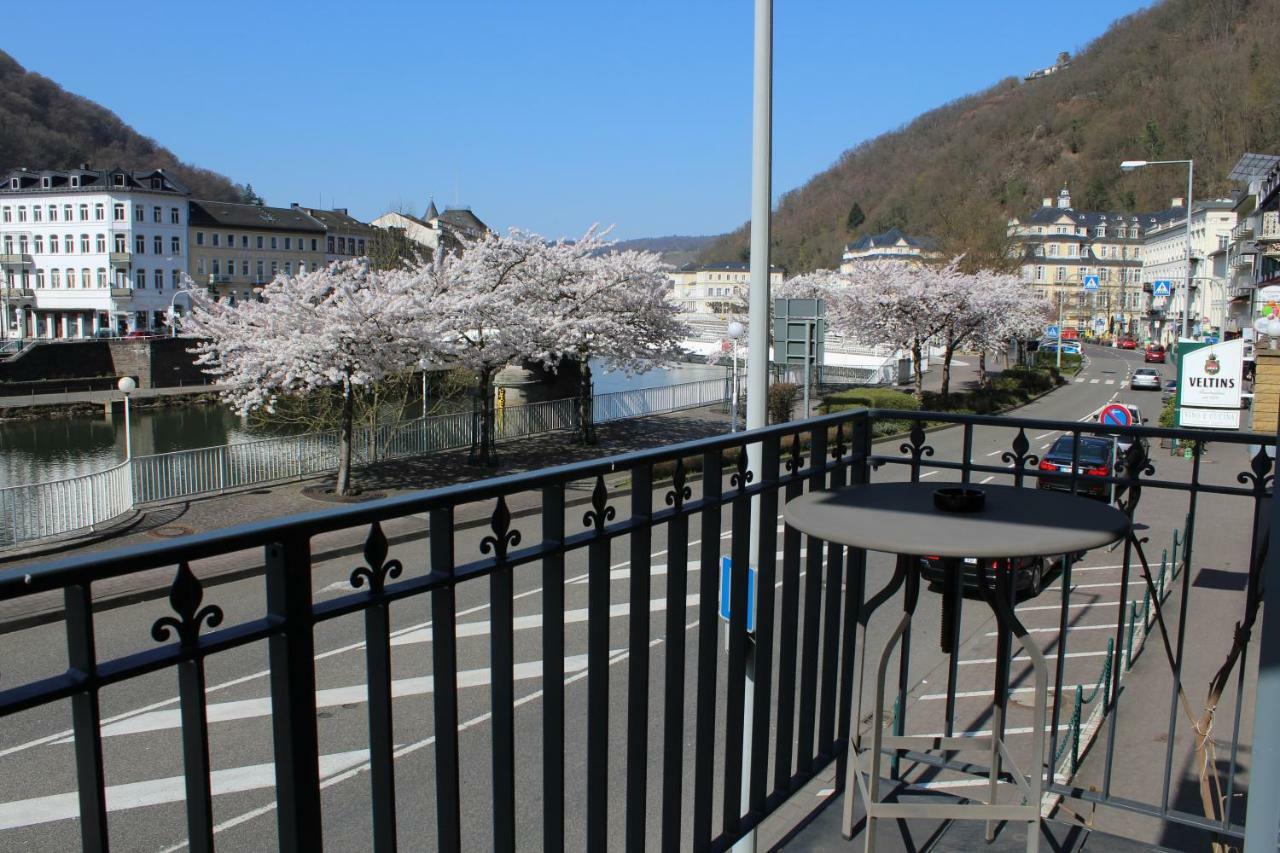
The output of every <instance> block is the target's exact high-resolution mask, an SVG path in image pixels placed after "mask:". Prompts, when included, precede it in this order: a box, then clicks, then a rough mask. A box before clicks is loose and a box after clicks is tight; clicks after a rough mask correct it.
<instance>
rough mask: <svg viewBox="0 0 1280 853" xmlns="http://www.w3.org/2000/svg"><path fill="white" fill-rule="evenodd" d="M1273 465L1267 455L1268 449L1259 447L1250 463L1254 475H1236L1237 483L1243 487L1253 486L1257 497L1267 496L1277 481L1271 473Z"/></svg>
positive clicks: (1247, 472) (1245, 472)
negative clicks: (1269, 488) (1271, 486)
mask: <svg viewBox="0 0 1280 853" xmlns="http://www.w3.org/2000/svg"><path fill="white" fill-rule="evenodd" d="M1272 464H1273V463H1272V462H1271V457H1270V456H1269V455H1268V454H1267V448H1266V447H1259V448H1258V452H1257V453H1255V454H1254V455H1253V459H1251V460H1250V461H1249V467H1250V469H1252V472H1253V473H1250V472H1249V471H1241V472H1240V473H1239V474H1237V475H1236V482H1237V483H1240V484H1241V485H1251V486H1252V487H1253V491H1254V494H1256V495H1262V494H1265V493H1266V491H1267V489H1268V487H1270V485H1271V483H1272V481H1274V480H1275V475H1274V474H1271V473H1269V472H1270V471H1271V468H1272Z"/></svg>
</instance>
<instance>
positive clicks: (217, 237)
mask: <svg viewBox="0 0 1280 853" xmlns="http://www.w3.org/2000/svg"><path fill="white" fill-rule="evenodd" d="M212 237H213V245H215V246H217V245H219V243H218V241H219V240H220V239H221V238H222V235H221V234H219V233H218V232H216V231H215V232H213V235H212Z"/></svg>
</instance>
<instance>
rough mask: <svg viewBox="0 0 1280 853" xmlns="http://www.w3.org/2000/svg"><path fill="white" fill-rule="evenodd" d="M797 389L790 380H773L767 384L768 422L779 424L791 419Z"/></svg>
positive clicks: (797, 393) (797, 392) (797, 394)
mask: <svg viewBox="0 0 1280 853" xmlns="http://www.w3.org/2000/svg"><path fill="white" fill-rule="evenodd" d="M797 396H799V389H798V388H796V386H795V384H794V383H792V382H775V383H774V384H773V385H770V386H769V422H770V423H775V424H780V423H785V422H787V421H789V420H791V413H792V412H793V411H794V410H795V407H796V397H797Z"/></svg>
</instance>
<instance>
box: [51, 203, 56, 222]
mask: <svg viewBox="0 0 1280 853" xmlns="http://www.w3.org/2000/svg"><path fill="white" fill-rule="evenodd" d="M49 221H50V222H57V221H58V206H57V205H56V204H51V205H49Z"/></svg>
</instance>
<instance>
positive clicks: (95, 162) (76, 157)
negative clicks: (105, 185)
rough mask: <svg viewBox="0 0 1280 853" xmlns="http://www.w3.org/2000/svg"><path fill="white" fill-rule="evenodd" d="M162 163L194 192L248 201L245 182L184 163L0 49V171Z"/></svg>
mask: <svg viewBox="0 0 1280 853" xmlns="http://www.w3.org/2000/svg"><path fill="white" fill-rule="evenodd" d="M81 163H88V164H89V165H90V166H92V167H93V168H96V169H110V168H114V167H116V166H119V167H121V168H124V169H150V168H160V169H164V170H165V171H166V172H172V173H173V175H174V176H175V177H177V179H178V180H179V181H181V182H182V183H183V184H185V185H186V186H187V187H188V188H190V190H191V193H192V195H193V196H195V197H196V198H207V199H213V200H215V201H245V200H246V195H245V192H246V191H245V187H243V186H241V185H239V184H235V183H232V182H231V181H230V180H228V179H227V178H225V177H223V176H222V175H219V174H218V173H217V172H211V171H209V170H208V169H201V168H199V167H197V166H192V165H190V164H188V163H184V162H182V161H181V160H179V159H178V157H177V156H176V155H175V154H174V153H173V152H172V151H170V150H168V149H167V148H164V147H162V146H160V145H158V144H157V143H156V142H155V140H153V139H148V138H147V137H145V136H143V135H141V134H140V133H138V132H137V131H135V130H134V129H133V128H131V127H129V125H127V124H125V123H124V122H123V121H121V119H120V117H119V116H117V115H116V114H115V113H113V112H111V111H110V110H108V109H106V108H104V107H101V106H99V105H98V104H95V103H94V102H93V101H90V100H89V99H87V98H82V97H80V96H79V95H73V94H72V93H70V92H68V91H66V90H65V89H63V88H62V87H61V86H59V85H58V84H57V83H55V82H53V81H52V80H50V79H49V78H47V77H44V76H42V75H40V74H36V73H34V72H32V71H27V70H26V69H25V68H23V67H22V66H21V65H19V64H18V63H17V62H16V61H15V60H14V59H13V57H12V56H9V54H7V53H5V52H4V51H2V50H0V172H4V171H8V170H9V169H12V168H17V167H21V166H25V167H27V168H29V169H68V168H75V167H76V166H78V165H80V164H81Z"/></svg>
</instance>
